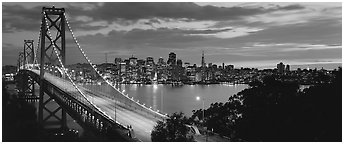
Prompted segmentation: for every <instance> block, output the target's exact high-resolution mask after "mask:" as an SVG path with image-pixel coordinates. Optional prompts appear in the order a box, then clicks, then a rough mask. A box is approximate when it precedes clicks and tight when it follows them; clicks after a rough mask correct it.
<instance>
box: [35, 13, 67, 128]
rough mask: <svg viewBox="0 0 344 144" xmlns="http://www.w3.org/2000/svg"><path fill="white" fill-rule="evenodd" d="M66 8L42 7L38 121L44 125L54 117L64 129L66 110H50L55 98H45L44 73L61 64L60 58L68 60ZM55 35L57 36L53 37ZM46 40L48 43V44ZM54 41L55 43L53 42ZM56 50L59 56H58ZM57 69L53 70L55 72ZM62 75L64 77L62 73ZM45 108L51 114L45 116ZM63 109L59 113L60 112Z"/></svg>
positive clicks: (60, 108) (65, 126)
mask: <svg viewBox="0 0 344 144" xmlns="http://www.w3.org/2000/svg"><path fill="white" fill-rule="evenodd" d="M64 14H65V9H64V8H55V7H52V8H46V7H43V8H42V25H41V39H40V46H41V48H40V50H41V55H40V94H39V95H40V97H39V98H40V99H39V111H38V121H39V122H40V124H41V125H42V126H43V127H44V125H46V124H47V121H48V120H49V119H50V118H52V117H54V118H56V119H57V120H58V121H59V125H61V128H62V129H65V128H67V121H66V112H65V110H64V109H62V107H58V108H56V109H55V110H52V111H51V110H49V109H48V108H47V104H48V103H49V102H52V100H53V98H51V97H49V98H47V99H45V98H44V90H45V87H44V83H43V80H44V73H45V71H44V70H45V67H46V66H48V67H50V66H53V67H58V66H60V63H59V59H60V60H61V62H62V64H63V65H65V62H66V55H65V54H66V41H65V39H66V38H65V23H66V20H65V15H64ZM53 36H55V37H53ZM46 41H47V43H49V45H48V44H46ZM52 41H53V42H54V43H53V42H52ZM56 52H57V53H58V56H56ZM55 71H56V69H54V70H53V72H55ZM62 77H64V76H63V75H62ZM44 110H45V111H46V112H48V113H49V116H47V117H44V116H43V112H44ZM59 111H61V114H60V115H59V114H58V112H59Z"/></svg>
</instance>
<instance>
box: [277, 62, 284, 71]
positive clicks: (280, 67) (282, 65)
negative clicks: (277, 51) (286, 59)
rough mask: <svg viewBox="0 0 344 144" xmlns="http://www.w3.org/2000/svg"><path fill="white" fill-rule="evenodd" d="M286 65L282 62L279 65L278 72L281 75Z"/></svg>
mask: <svg viewBox="0 0 344 144" xmlns="http://www.w3.org/2000/svg"><path fill="white" fill-rule="evenodd" d="M284 69H285V68H284V64H283V63H282V62H280V63H279V64H277V70H278V72H279V73H284Z"/></svg>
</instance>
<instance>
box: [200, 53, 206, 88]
mask: <svg viewBox="0 0 344 144" xmlns="http://www.w3.org/2000/svg"><path fill="white" fill-rule="evenodd" d="M201 65H202V66H201V68H202V69H201V70H202V72H201V81H202V82H204V80H205V62H204V51H202V62H201Z"/></svg>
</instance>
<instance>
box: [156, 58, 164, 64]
mask: <svg viewBox="0 0 344 144" xmlns="http://www.w3.org/2000/svg"><path fill="white" fill-rule="evenodd" d="M157 64H158V65H163V64H164V58H162V57H160V58H159V59H158V63H157Z"/></svg>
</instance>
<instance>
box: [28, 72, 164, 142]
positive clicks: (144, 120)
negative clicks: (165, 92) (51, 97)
mask: <svg viewBox="0 0 344 144" xmlns="http://www.w3.org/2000/svg"><path fill="white" fill-rule="evenodd" d="M32 71H34V72H35V73H37V74H39V71H38V70H32ZM44 78H45V79H46V80H48V81H49V82H51V83H52V84H54V85H55V86H57V87H59V88H61V89H64V90H65V91H67V92H71V93H76V92H77V90H76V89H75V88H74V86H73V85H72V83H70V82H67V81H65V80H63V79H61V78H58V77H55V76H53V75H51V74H49V73H45V76H44ZM78 87H79V88H80V90H81V91H82V92H83V93H84V94H85V95H86V96H87V97H88V99H89V100H91V101H92V102H93V103H94V104H95V105H97V107H99V108H100V109H101V110H102V111H104V112H105V113H107V114H108V115H110V116H111V117H112V118H113V119H115V117H116V121H117V122H119V123H121V124H122V125H124V126H126V125H131V126H132V128H133V130H134V134H133V136H135V137H136V138H138V139H140V140H141V141H144V142H150V141H151V131H152V130H153V127H154V126H155V124H156V122H157V121H158V120H161V119H158V118H154V117H150V116H147V115H145V114H142V113H140V112H136V111H134V110H132V109H130V108H127V106H126V105H125V104H124V103H120V102H118V101H117V102H116V101H115V100H113V99H110V98H107V97H100V96H98V95H96V94H94V93H93V94H92V93H90V92H89V91H90V90H88V89H86V88H83V87H81V86H78ZM115 109H116V114H115Z"/></svg>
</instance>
